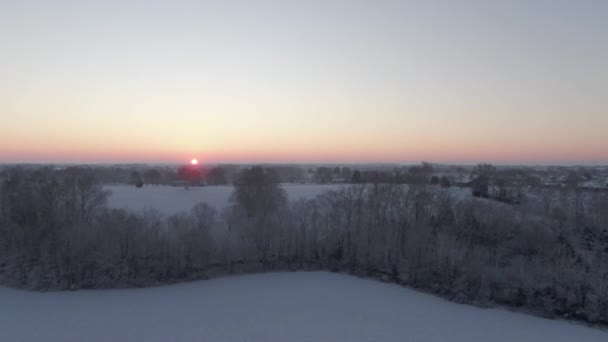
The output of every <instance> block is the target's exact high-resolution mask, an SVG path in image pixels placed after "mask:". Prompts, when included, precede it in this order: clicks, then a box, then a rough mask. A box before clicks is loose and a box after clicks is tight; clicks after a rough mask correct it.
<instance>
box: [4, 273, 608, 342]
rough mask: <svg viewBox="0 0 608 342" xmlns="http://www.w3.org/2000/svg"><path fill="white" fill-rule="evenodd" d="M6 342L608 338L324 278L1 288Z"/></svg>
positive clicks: (566, 325) (384, 286)
mask: <svg viewBox="0 0 608 342" xmlns="http://www.w3.org/2000/svg"><path fill="white" fill-rule="evenodd" d="M0 303H2V305H1V306H0V340H1V341H22V342H30V341H44V342H55V341H57V342H58V341H61V342H71V341H74V342H76V341H78V342H80V341H88V342H101V341H104V342H105V341H146V342H155V341H184V342H188V341H197V342H198V341H228V342H229V341H239V342H241V341H427V342H436V341H437V342H439V341H497V342H502V341H505V342H506V341H509V342H510V341H522V342H525V341H554V342H559V341H587V342H593V341H603V342H605V341H608V331H604V330H600V329H595V328H589V327H586V326H582V325H578V324H574V323H570V322H566V321H561V320H549V319H543V318H537V317H533V316H530V315H524V314H520V313H513V312H508V311H504V310H501V309H481V308H477V307H473V306H469V305H461V304H456V303H452V302H448V301H445V300H443V299H440V298H437V297H434V296H431V295H427V294H424V293H420V292H417V291H415V290H411V289H407V288H403V287H400V286H397V285H393V284H388V283H382V282H379V281H376V280H369V279H360V278H355V277H352V276H347V275H342V274H334V273H327V272H295V273H287V272H283V273H266V274H256V275H243V276H231V277H224V278H219V279H214V280H206V281H197V282H190V283H182V284H177V285H169V286H164V287H156V288H146V289H121V290H88V291H76V292H50V293H36V292H28V291H23V290H13V289H7V288H0Z"/></svg>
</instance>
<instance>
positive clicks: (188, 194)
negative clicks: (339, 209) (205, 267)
mask: <svg viewBox="0 0 608 342" xmlns="http://www.w3.org/2000/svg"><path fill="white" fill-rule="evenodd" d="M282 186H283V188H284V189H285V191H286V192H287V196H288V197H289V199H290V200H297V199H299V198H313V197H315V196H317V195H320V194H322V193H324V192H326V191H329V190H339V189H342V188H343V187H345V186H347V185H344V184H283V185H282ZM104 188H105V189H107V190H110V191H112V195H111V196H110V198H109V202H108V204H109V206H110V207H113V208H127V209H131V210H136V211H139V210H142V209H146V208H154V209H158V210H160V211H161V212H163V213H165V214H174V213H176V212H179V211H188V210H190V209H191V208H192V207H193V206H194V205H196V204H197V203H200V202H205V203H207V204H209V205H211V206H212V207H214V208H215V209H217V210H218V211H221V210H222V209H224V208H225V207H226V206H227V205H228V200H229V199H230V195H231V194H232V190H233V189H234V188H233V187H232V186H205V187H193V188H190V189H187V190H186V189H184V188H183V187H173V186H145V187H143V188H141V189H138V188H136V187H134V186H128V185H108V186H105V187H104ZM450 192H451V193H452V195H453V196H454V198H455V199H463V198H466V197H470V196H471V190H470V189H462V188H457V187H452V188H450Z"/></svg>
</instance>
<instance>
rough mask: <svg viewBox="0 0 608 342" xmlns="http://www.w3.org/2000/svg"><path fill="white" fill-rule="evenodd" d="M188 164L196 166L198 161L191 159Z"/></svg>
mask: <svg viewBox="0 0 608 342" xmlns="http://www.w3.org/2000/svg"><path fill="white" fill-rule="evenodd" d="M190 164H192V165H198V160H196V159H192V160H191V161H190Z"/></svg>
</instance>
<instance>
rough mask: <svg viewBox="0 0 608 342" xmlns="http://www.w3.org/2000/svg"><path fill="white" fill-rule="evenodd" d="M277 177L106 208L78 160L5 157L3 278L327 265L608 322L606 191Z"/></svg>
mask: <svg viewBox="0 0 608 342" xmlns="http://www.w3.org/2000/svg"><path fill="white" fill-rule="evenodd" d="M279 180H280V177H279V176H278V175H277V173H276V172H275V171H274V170H272V169H268V168H262V167H251V168H246V169H243V170H242V171H241V172H240V173H239V175H238V177H237V180H236V182H235V185H234V192H233V194H232V196H231V199H230V204H229V206H228V207H227V208H226V209H225V210H224V211H222V212H216V211H215V210H214V209H213V208H211V207H210V206H208V205H206V204H204V203H201V204H198V205H196V206H195V207H194V208H193V209H192V210H191V211H189V212H182V213H178V214H174V215H170V216H163V215H161V214H160V213H159V212H157V211H154V210H147V211H143V212H130V211H127V210H124V209H111V208H108V206H107V198H108V195H109V194H108V193H107V192H106V191H104V189H103V187H102V186H101V185H100V183H99V182H98V181H97V180H96V178H95V177H94V176H93V175H92V174H91V172H90V171H89V170H87V169H86V168H68V169H66V170H53V169H50V168H40V169H35V170H25V169H19V168H14V169H9V170H6V171H5V172H4V174H3V176H2V183H1V187H0V282H1V283H2V284H4V285H8V286H13V287H17V288H27V289H34V290H63V289H81V288H115V287H133V286H150V285H157V284H166V283H171V282H176V281H182V280H189V279H204V278H209V277H215V276H219V275H223V274H229V273H241V272H259V271H271V270H331V271H339V272H348V273H352V274H356V275H362V276H371V277H376V278H380V279H382V280H385V281H390V282H395V283H398V284H402V285H407V286H411V287H415V288H420V289H423V290H425V291H429V292H433V293H436V294H439V295H441V296H443V297H445V298H448V299H450V300H454V301H457V302H463V303H472V304H477V305H482V306H490V305H506V306H510V307H516V308H522V309H524V310H527V311H531V312H535V313H537V314H540V315H544V316H549V317H556V316H559V317H569V318H574V319H579V320H584V321H587V322H591V323H597V324H607V323H608V266H607V265H608V231H607V228H608V196H607V195H606V194H605V193H582V192H577V191H574V190H569V189H562V190H559V191H555V192H553V193H551V194H547V193H543V194H540V193H539V194H538V196H532V197H531V200H528V201H526V203H522V204H521V205H517V206H513V205H508V204H505V203H500V202H496V201H488V200H486V199H483V198H473V197H467V198H457V197H455V196H454V195H453V192H451V191H450V189H447V188H444V187H441V186H433V185H426V184H414V185H411V184H410V185H402V184H396V183H367V184H353V185H350V186H346V187H344V188H343V189H341V190H338V191H328V192H326V193H324V194H322V195H319V196H318V197H316V198H313V199H300V200H297V201H291V202H290V201H288V200H287V196H286V193H285V191H284V190H283V189H282V188H281V186H280V184H279ZM549 198H551V200H548V199H549Z"/></svg>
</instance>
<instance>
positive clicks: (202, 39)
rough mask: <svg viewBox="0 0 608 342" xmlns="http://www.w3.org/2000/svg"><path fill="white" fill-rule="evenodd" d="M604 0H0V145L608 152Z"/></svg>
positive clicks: (97, 157) (57, 152)
mask: <svg viewBox="0 0 608 342" xmlns="http://www.w3.org/2000/svg"><path fill="white" fill-rule="evenodd" d="M607 61H608V1H604V0H597V1H592V0H589V1H585V0H581V1H560V0H552V1H548V0H536V1H518V0H510V1H492V0H479V1H466V0H461V1H447V0H446V1H358V0H350V1H314V0H312V1H288V0H284V1H230V0H226V1H213V2H212V1H112V0H108V1H86V0H83V1H61V0H59V1H27V0H21V1H12V0H1V1H0V163H13V162H34V163H37V162H42V163H47V162H57V163H65V162H70V163H77V162H87V163H91V162H95V163H97V162H99V163H108V162H126V163H138V162H180V161H188V160H190V158H198V159H199V160H200V161H201V162H203V163H205V162H209V163H222V162H245V163H249V162H284V163H297V162H303V163H308V162H338V163H339V162H344V163H346V162H395V163H402V162H403V163H407V162H415V161H421V160H425V161H431V162H441V163H476V162H493V163H501V164H512V163H535V164H572V163H587V164H602V163H606V164H608V62H607Z"/></svg>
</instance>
